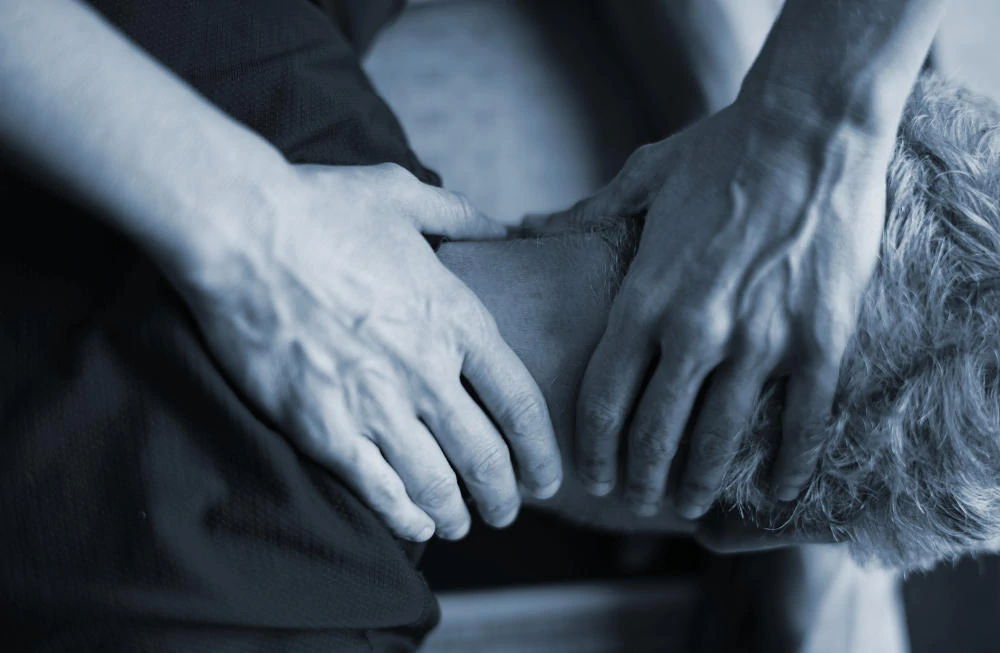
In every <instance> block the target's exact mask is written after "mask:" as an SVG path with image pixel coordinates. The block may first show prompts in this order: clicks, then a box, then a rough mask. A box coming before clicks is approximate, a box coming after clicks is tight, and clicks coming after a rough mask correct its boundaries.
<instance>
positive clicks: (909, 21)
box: [741, 0, 945, 134]
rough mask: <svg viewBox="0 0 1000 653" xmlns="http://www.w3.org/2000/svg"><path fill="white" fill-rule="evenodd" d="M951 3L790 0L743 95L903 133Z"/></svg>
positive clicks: (808, 114)
mask: <svg viewBox="0 0 1000 653" xmlns="http://www.w3.org/2000/svg"><path fill="white" fill-rule="evenodd" d="M944 7H945V0H881V1H879V2H871V1H870V0H836V1H833V2H814V1H813V0H787V2H786V3H785V7H784V9H783V10H782V12H781V14H780V16H779V17H778V21H777V23H776V24H775V26H774V28H773V29H772V30H771V33H770V35H769V36H768V38H767V41H766V42H765V44H764V48H763V50H762V52H761V54H760V56H759V57H758V58H757V60H756V62H755V63H754V65H753V66H752V68H751V69H750V72H749V74H748V75H747V77H746V80H745V81H744V84H743V87H742V90H741V95H751V96H753V97H755V98H761V99H763V101H764V102H770V103H778V104H780V105H781V106H780V107H779V108H780V109H782V110H787V112H788V114H789V115H797V116H801V117H803V118H805V119H817V120H822V121H826V122H834V123H839V124H842V123H845V122H850V123H851V124H854V125H856V126H858V127H860V128H862V129H865V130H868V131H871V132H874V133H878V134H885V133H895V129H896V127H897V124H898V122H899V117H900V115H901V113H902V109H903V105H904V103H905V101H906V97H907V95H908V94H909V92H910V89H911V88H912V86H913V83H914V81H915V79H916V77H917V74H918V73H919V71H920V67H921V65H922V64H923V61H924V59H925V57H926V55H927V52H928V50H929V49H930V45H931V42H932V41H933V38H934V34H935V32H936V31H937V27H938V25H939V24H940V22H941V18H942V15H943V12H944Z"/></svg>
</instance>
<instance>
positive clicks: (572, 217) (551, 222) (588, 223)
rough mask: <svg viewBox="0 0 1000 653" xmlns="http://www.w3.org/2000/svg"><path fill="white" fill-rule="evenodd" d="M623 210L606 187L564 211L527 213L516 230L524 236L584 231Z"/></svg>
mask: <svg viewBox="0 0 1000 653" xmlns="http://www.w3.org/2000/svg"><path fill="white" fill-rule="evenodd" d="M625 213H626V212H625V211H623V210H622V207H621V206H619V203H618V202H617V201H615V199H614V193H613V192H612V191H611V190H610V189H609V188H607V187H605V188H603V189H601V190H599V191H597V193H595V194H594V195H592V196H590V197H588V198H586V199H583V200H580V201H579V202H577V203H576V204H574V205H573V206H571V207H570V208H568V209H565V210H563V211H557V212H555V213H528V214H527V215H525V216H524V217H523V218H521V222H520V224H519V225H518V227H517V229H516V233H517V234H518V235H520V236H522V237H527V236H541V235H546V234H559V233H565V232H568V231H585V230H587V229H588V228H590V227H595V226H599V225H601V224H602V223H603V222H604V221H605V220H607V219H608V218H609V217H614V216H618V217H621V216H623V215H625Z"/></svg>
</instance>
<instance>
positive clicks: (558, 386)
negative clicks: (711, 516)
mask: <svg viewBox="0 0 1000 653" xmlns="http://www.w3.org/2000/svg"><path fill="white" fill-rule="evenodd" d="M438 257H439V258H440V260H441V262H442V263H444V265H445V267H447V268H448V269H450V270H451V271H452V272H453V273H454V274H455V275H456V276H457V277H458V278H460V279H461V280H462V281H463V282H464V283H465V284H466V285H467V286H468V287H469V288H471V289H472V291H473V292H475V293H476V295H477V296H478V297H479V299H480V301H482V302H483V304H484V305H485V306H486V307H487V309H489V310H490V311H491V312H492V313H493V315H494V316H496V321H497V327H498V328H499V329H500V333H501V334H502V335H503V337H504V339H505V340H506V341H507V342H508V343H509V344H510V346H511V348H512V349H513V350H514V351H515V352H516V353H517V355H518V356H519V357H520V358H521V360H522V361H523V362H524V364H525V366H526V367H527V368H528V370H529V372H531V375H532V377H534V379H535V381H536V382H537V383H538V385H539V387H540V388H541V390H542V393H543V394H544V395H545V399H546V401H547V403H548V405H549V414H550V415H551V417H552V424H553V427H554V429H555V433H556V437H557V440H558V442H559V445H560V451H561V454H562V457H563V462H564V464H565V465H567V467H566V469H567V473H566V475H565V477H564V479H563V484H562V487H561V489H560V491H559V492H558V493H557V494H556V495H555V496H554V497H553V498H552V499H550V500H548V501H544V502H536V503H537V504H538V505H541V506H543V507H545V509H547V510H551V511H553V512H556V513H558V514H559V515H561V516H563V517H565V518H567V519H570V520H572V521H576V522H579V523H584V524H589V525H592V526H596V527H600V528H607V529H611V530H624V531H640V530H643V531H657V532H664V533H667V532H669V533H678V534H693V533H694V532H695V531H696V530H697V522H693V521H689V520H685V519H683V518H680V517H678V516H677V515H676V514H674V512H673V510H671V508H670V505H669V504H670V499H669V498H668V499H667V500H666V505H664V507H663V508H662V509H661V510H660V511H658V512H657V513H656V514H655V515H652V516H648V517H638V516H636V515H635V514H634V513H633V512H631V511H630V510H628V507H627V505H626V504H625V502H624V500H623V497H622V496H621V495H619V494H617V493H612V494H609V495H607V496H603V497H595V496H592V495H590V494H589V493H587V492H586V490H585V487H584V485H583V484H582V483H581V481H580V480H579V478H578V477H577V476H576V475H575V474H573V473H572V471H571V468H570V467H569V465H571V461H572V446H571V438H572V433H573V423H574V419H575V406H576V398H577V393H578V390H579V385H580V380H581V379H582V377H583V370H584V366H585V365H586V362H587V360H588V358H589V357H590V355H591V353H592V352H593V350H594V347H595V346H596V345H597V341H598V339H599V338H600V337H601V333H602V332H603V331H604V327H605V324H606V322H607V318H608V314H609V311H610V308H611V294H610V292H609V291H608V286H609V284H611V283H612V282H613V281H614V280H613V279H612V277H613V275H614V273H613V270H614V269H615V261H614V258H613V253H612V249H611V247H609V245H608V243H607V242H606V241H605V240H604V239H603V238H602V237H601V236H599V235H596V234H585V233H571V234H567V235H564V236H546V237H540V238H526V239H518V240H510V241H492V242H449V243H445V244H444V245H442V246H441V248H440V249H439V250H438ZM526 498H527V497H526Z"/></svg>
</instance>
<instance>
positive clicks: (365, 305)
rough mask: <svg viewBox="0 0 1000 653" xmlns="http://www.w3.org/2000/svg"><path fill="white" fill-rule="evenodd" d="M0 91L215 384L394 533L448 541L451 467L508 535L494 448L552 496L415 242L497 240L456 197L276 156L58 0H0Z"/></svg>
mask: <svg viewBox="0 0 1000 653" xmlns="http://www.w3.org/2000/svg"><path fill="white" fill-rule="evenodd" d="M0 97H2V98H3V101H2V103H0V146H3V147H4V148H5V149H8V150H9V151H11V152H13V153H14V155H15V157H17V158H18V159H20V160H22V161H26V162H28V163H29V164H30V165H31V166H32V167H33V168H34V169H35V170H36V171H38V172H40V173H41V174H42V175H43V176H45V177H47V178H48V179H51V180H54V181H55V182H56V183H57V184H58V185H59V186H61V187H62V188H63V189H64V190H65V191H66V192H68V193H71V194H73V195H75V196H76V197H77V198H79V199H81V200H83V201H85V202H87V203H88V204H90V205H91V206H93V207H94V208H95V209H96V213H97V215H98V216H99V217H100V219H103V220H105V221H107V222H108V223H109V224H110V225H111V226H112V227H114V228H116V229H117V230H119V231H121V232H123V233H125V234H126V235H128V236H129V237H131V238H132V239H133V240H134V241H135V243H136V244H138V245H139V246H140V247H141V248H142V249H143V250H145V251H146V253H147V254H148V255H149V256H150V257H151V258H152V259H153V260H154V261H156V262H157V263H158V264H159V265H160V267H161V268H162V270H163V271H164V272H165V273H166V274H167V276H168V278H170V280H171V281H172V282H173V283H174V285H175V286H176V287H177V289H178V290H179V291H180V293H181V295H182V296H183V297H184V299H185V301H186V302H187V304H188V307H189V308H190V309H191V311H192V313H193V315H194V317H195V319H196V320H197V322H198V326H199V327H200V329H201V331H202V334H203V335H204V337H205V341H206V342H207V344H208V346H209V348H210V350H211V351H212V353H213V354H214V356H215V358H216V360H217V362H218V364H219V365H220V367H221V368H222V369H223V371H224V372H226V374H227V376H228V377H229V379H230V380H231V382H233V383H234V385H235V386H236V387H238V388H239V389H240V390H241V391H242V392H243V395H244V396H245V397H247V398H248V400H249V401H250V402H252V403H253V404H254V405H255V407H256V408H258V409H259V410H261V411H263V413H264V414H266V415H267V416H268V417H269V418H270V419H271V420H272V421H273V423H275V424H276V425H278V426H279V427H280V428H281V430H282V431H283V432H284V433H285V434H287V435H288V436H289V437H290V438H291V439H292V440H293V441H294V442H295V443H296V444H297V445H298V446H299V447H300V449H302V450H303V451H304V452H305V453H306V454H307V455H309V456H310V457H312V458H313V459H315V460H317V461H318V462H320V463H322V464H324V465H326V466H327V467H328V468H329V469H330V470H331V471H333V472H334V473H336V474H337V475H338V476H339V477H340V478H341V479H342V480H343V481H344V482H346V483H347V484H348V485H350V486H351V487H352V488H353V489H354V490H355V491H356V492H357V493H358V495H359V496H360V497H361V498H362V499H364V500H365V501H366V502H367V503H368V505H369V506H370V507H371V508H372V509H373V510H375V511H376V512H377V513H379V514H380V516H382V517H383V518H384V520H385V521H386V523H387V524H388V525H389V526H390V527H391V528H392V529H393V530H394V531H395V532H396V533H397V534H399V535H400V536H402V537H406V538H410V539H427V538H429V537H430V536H431V535H432V534H433V533H434V532H437V533H438V534H439V535H441V536H443V537H448V538H459V537H462V536H464V534H465V533H466V532H467V531H468V528H469V526H470V516H469V513H468V512H467V510H466V506H465V503H464V501H463V500H462V497H461V493H460V491H459V487H458V483H457V475H461V476H462V477H463V478H464V479H465V480H466V483H467V486H468V487H469V491H470V493H471V494H472V495H473V496H474V497H475V498H476V500H477V505H478V508H479V511H480V513H481V514H482V516H483V518H484V520H485V521H486V522H487V523H489V524H491V525H494V526H504V525H507V524H509V523H510V522H511V521H513V519H514V518H515V516H516V514H517V510H518V507H519V505H520V498H519V495H518V488H517V478H516V476H515V469H514V465H513V461H512V460H511V458H512V457H514V458H516V459H517V460H518V463H519V464H518V469H519V470H520V478H521V480H522V481H523V482H524V484H525V485H527V486H528V487H529V488H530V489H531V490H533V491H534V492H536V493H538V494H539V495H542V496H549V495H551V494H553V493H554V492H555V491H556V490H557V489H558V486H559V484H560V482H561V476H562V471H561V464H560V459H559V454H558V450H557V449H556V443H555V439H554V436H553V435H552V428H551V424H550V423H549V418H548V413H547V411H546V407H545V403H544V400H543V398H542V395H541V392H540V391H539V390H538V388H537V386H536V385H535V383H534V381H533V380H532V378H531V376H530V375H529V374H528V372H527V370H526V369H525V368H524V366H523V364H521V362H520V361H519V360H518V358H517V357H516V356H515V355H514V353H513V352H512V351H511V350H510V348H509V347H507V345H506V344H505V343H504V342H503V340H502V339H501V337H500V334H499V333H498V331H497V329H496V326H495V324H494V322H493V320H492V318H491V316H490V315H489V314H488V313H487V312H486V310H485V309H484V308H483V307H482V305H481V304H480V302H479V301H478V300H477V299H476V298H475V296H474V295H473V294H472V293H471V291H469V290H468V289H467V288H465V286H464V285H463V284H462V283H461V282H460V281H459V280H458V279H456V278H455V277H454V276H453V275H452V274H451V273H450V272H448V271H447V270H446V269H445V268H444V267H443V266H442V265H441V264H440V263H439V262H438V260H437V258H436V257H435V256H434V252H433V251H432V250H431V249H430V247H428V245H427V242H426V241H425V239H424V238H423V236H422V235H421V233H422V232H424V233H433V234H438V235H445V236H450V237H452V238H464V237H480V238H490V237H494V238H495V237H498V236H502V235H503V234H504V233H505V230H504V229H503V228H502V227H500V226H498V225H496V224H495V223H493V222H492V221H491V220H490V219H489V218H487V217H486V216H485V215H483V214H482V213H480V212H478V211H476V210H475V209H474V208H472V207H471V206H470V205H469V203H468V202H467V201H465V200H464V198H461V197H458V196H455V195H453V194H451V193H447V192H445V191H443V190H440V189H437V188H434V187H431V186H427V185H424V184H422V183H420V182H419V181H417V179H416V178H415V177H414V176H413V175H411V174H409V173H408V172H406V171H405V170H403V169H402V168H400V167H399V166H396V165H392V164H386V165H380V166H367V167H351V166H291V165H289V164H288V163H287V162H286V161H285V160H284V158H283V157H282V155H281V154H280V153H279V152H278V151H277V150H275V149H274V148H273V147H271V146H270V144H268V143H267V141H265V140H264V139H263V138H261V137H259V136H258V135H257V134H255V133H253V132H252V131H250V130H249V129H247V128H245V127H243V126H242V125H240V124H238V123H237V122H235V121H233V120H232V119H230V118H229V117H228V116H226V115H225V114H223V113H222V112H220V111H219V110H217V109H216V108H214V107H213V106H212V105H211V104H210V103H208V102H206V101H205V100H204V99H203V98H201V97H200V96H199V95H197V94H196V93H195V92H194V91H192V90H191V89H190V88H189V87H188V86H186V85H185V84H184V83H183V82H182V81H181V80H179V79H177V78H176V77H174V76H173V75H172V74H170V73H169V72H168V71H166V70H165V69H164V68H163V67H162V66H160V65H159V64H158V63H157V62H155V61H154V60H152V59H151V58H150V57H149V56H147V55H146V54H145V53H143V52H142V51H141V50H140V49H139V48H137V47H136V46H135V45H134V44H132V43H131V42H130V41H128V40H127V39H125V38H124V37H123V36H122V35H120V34H119V33H118V32H117V31H115V30H114V29H113V28H111V27H110V26H109V25H108V24H107V23H105V22H104V21H103V20H102V19H101V18H100V17H99V16H97V15H96V14H95V13H94V12H92V11H90V10H89V9H87V8H86V7H85V6H84V5H82V4H80V3H78V2H74V1H73V0H0ZM463 380H464V381H465V382H466V383H467V384H469V385H471V387H472V388H474V389H475V394H476V395H477V397H478V399H479V401H480V402H481V404H479V403H477V402H476V401H475V400H474V399H473V397H472V396H471V395H470V394H469V391H468V390H467V389H466V387H465V385H463ZM487 411H488V413H487ZM491 417H492V418H493V420H491V419H490V418H491ZM494 424H496V425H499V428H497V426H495V425H494Z"/></svg>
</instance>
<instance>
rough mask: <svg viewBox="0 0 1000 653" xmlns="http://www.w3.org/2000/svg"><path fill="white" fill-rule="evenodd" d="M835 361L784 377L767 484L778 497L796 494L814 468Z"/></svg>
mask: <svg viewBox="0 0 1000 653" xmlns="http://www.w3.org/2000/svg"><path fill="white" fill-rule="evenodd" d="M838 363H839V361H838ZM838 363H834V362H832V361H831V362H829V363H826V364H820V365H814V366H810V367H807V368H806V369H805V370H803V371H801V372H800V373H799V374H797V375H795V376H793V377H791V378H790V379H789V380H788V384H787V386H786V390H785V408H784V415H783V418H782V429H781V447H780V449H779V451H778V459H777V461H776V462H775V466H774V477H773V481H772V485H771V487H774V488H777V489H776V491H775V497H776V498H777V499H778V500H779V501H794V500H795V499H796V498H798V496H799V494H800V493H801V492H802V490H803V488H805V487H806V485H807V484H808V483H809V480H810V478H812V475H813V472H814V471H815V470H816V463H817V461H818V460H819V456H820V454H821V453H822V447H823V442H824V440H825V436H826V427H827V423H828V421H829V419H830V412H831V410H832V408H833V401H834V396H835V394H836V391H837V377H838V374H839V365H838Z"/></svg>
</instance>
